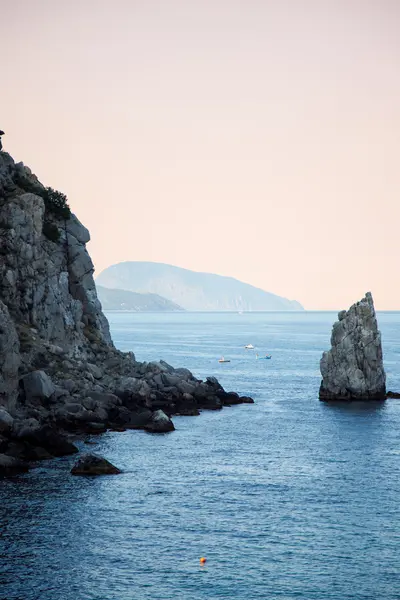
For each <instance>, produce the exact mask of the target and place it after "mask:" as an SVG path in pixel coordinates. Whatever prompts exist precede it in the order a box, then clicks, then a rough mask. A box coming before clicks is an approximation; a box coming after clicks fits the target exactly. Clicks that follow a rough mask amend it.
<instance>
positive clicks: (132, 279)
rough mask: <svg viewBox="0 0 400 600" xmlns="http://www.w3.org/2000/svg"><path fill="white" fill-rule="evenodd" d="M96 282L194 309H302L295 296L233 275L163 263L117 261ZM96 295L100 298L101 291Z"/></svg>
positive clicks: (253, 310) (186, 308)
mask: <svg viewBox="0 0 400 600" xmlns="http://www.w3.org/2000/svg"><path fill="white" fill-rule="evenodd" d="M96 284H97V285H100V286H102V287H104V288H107V289H108V290H110V289H111V290H112V289H113V290H125V291H126V292H133V293H136V294H156V295H157V296H158V297H161V298H163V299H164V300H166V301H168V302H172V303H173V304H174V305H175V306H179V307H180V308H181V309H184V310H187V311H194V312H199V311H200V312H203V311H218V312H220V311H229V312H256V311H257V312H260V311H261V312H262V311H303V310H304V307H303V306H302V305H301V304H300V303H299V302H297V301H296V300H289V299H287V298H283V297H282V296H278V295H276V294H272V293H271V292H267V291H265V290H262V289H260V288H257V287H255V286H252V285H250V284H248V283H244V282H242V281H239V280H238V279H234V278H233V277H225V276H222V275H215V274H213V273H201V272H196V271H191V270H189V269H183V268H181V267H175V266H173V265H168V264H164V263H154V262H141V261H130V262H122V263H117V264H115V265H111V266H110V267H108V268H107V269H105V270H104V271H102V272H101V273H100V274H99V275H98V277H97V278H96ZM99 295H100V299H101V292H100V293H99ZM106 310H107V309H106Z"/></svg>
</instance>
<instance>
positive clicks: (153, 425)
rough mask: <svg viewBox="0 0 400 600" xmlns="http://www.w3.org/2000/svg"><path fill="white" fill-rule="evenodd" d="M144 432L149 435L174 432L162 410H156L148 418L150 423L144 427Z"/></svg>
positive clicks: (171, 424) (171, 423)
mask: <svg viewBox="0 0 400 600" xmlns="http://www.w3.org/2000/svg"><path fill="white" fill-rule="evenodd" d="M144 429H145V430H146V431H149V432H151V433H166V432H167V431H174V429H175V427H174V424H173V422H172V421H171V419H170V418H169V417H168V416H167V415H166V414H165V412H163V411H162V410H156V411H155V412H154V413H153V414H152V415H151V418H150V421H149V422H148V423H147V424H146V425H145V426H144Z"/></svg>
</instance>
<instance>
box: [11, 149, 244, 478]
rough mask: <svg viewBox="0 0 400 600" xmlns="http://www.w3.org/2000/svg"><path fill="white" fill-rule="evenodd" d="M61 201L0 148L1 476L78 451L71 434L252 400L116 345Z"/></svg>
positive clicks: (82, 238) (81, 243) (151, 427)
mask: <svg viewBox="0 0 400 600" xmlns="http://www.w3.org/2000/svg"><path fill="white" fill-rule="evenodd" d="M65 200H66V199H65V197H64V196H63V195H62V194H60V193H59V192H55V191H54V190H52V189H51V188H45V187H44V186H43V184H41V183H40V182H39V181H38V179H37V178H36V177H35V176H34V175H33V174H32V172H31V171H30V169H28V168H27V167H25V166H24V165H23V163H15V162H14V160H13V159H12V157H11V156H10V155H9V154H8V153H6V152H4V151H0V475H11V474H14V473H16V472H24V471H26V470H28V468H29V465H30V464H31V463H32V462H35V461H38V460H43V459H47V458H51V457H53V456H62V455H65V454H72V453H75V452H77V448H76V446H75V445H74V444H72V442H71V441H70V440H69V439H68V434H71V433H73V434H97V433H102V432H104V431H106V430H107V429H112V430H116V431H121V430H126V429H144V430H146V431H148V432H151V433H165V432H168V431H173V429H174V425H173V422H172V420H171V417H172V416H173V415H193V416H195V415H198V414H199V413H200V411H201V410H220V409H221V408H222V407H224V406H231V405H233V404H239V403H243V402H248V403H251V402H253V400H252V399H251V398H248V397H239V396H238V395H237V394H235V393H234V392H229V393H228V392H226V391H225V390H224V389H223V388H222V386H221V385H220V384H219V382H218V381H217V380H216V379H215V378H213V377H209V378H207V379H206V380H205V381H202V380H199V379H196V378H195V377H194V376H193V375H192V373H191V372H190V371H188V370H187V369H183V368H180V369H179V368H178V369H175V368H174V367H172V366H171V365H168V364H167V363H166V362H164V361H159V362H150V363H141V362H138V361H136V359H135V356H134V354H133V353H123V352H120V351H119V350H117V349H116V348H115V347H114V345H113V343H112V340H111V336H110V332H109V325H108V322H107V319H106V317H105V316H104V314H103V312H102V308H101V304H100V302H99V300H98V298H97V292H96V286H95V283H94V280H93V272H94V267H93V263H92V261H91V259H90V256H89V254H88V252H87V250H86V243H87V242H88V241H89V240H90V235H89V232H88V230H87V229H86V228H85V227H84V226H83V225H82V224H81V223H80V221H79V220H78V219H77V217H76V216H75V215H73V214H72V213H71V212H70V210H69V208H68V205H67V204H66V202H65Z"/></svg>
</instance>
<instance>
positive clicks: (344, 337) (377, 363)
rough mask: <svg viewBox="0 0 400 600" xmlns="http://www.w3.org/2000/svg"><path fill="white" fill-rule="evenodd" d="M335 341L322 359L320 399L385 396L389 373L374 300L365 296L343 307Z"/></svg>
mask: <svg viewBox="0 0 400 600" xmlns="http://www.w3.org/2000/svg"><path fill="white" fill-rule="evenodd" d="M338 318H339V321H337V322H336V323H335V324H334V325H333V329H332V336H331V345H332V348H331V349H330V350H329V351H328V352H324V353H323V355H322V358H321V362H320V368H321V374H322V382H321V387H320V390H319V398H320V400H347V401H351V400H384V399H385V398H386V375H385V370H384V368H383V359H382V343H381V334H380V332H379V330H378V323H377V320H376V315H375V309H374V301H373V299H372V295H371V293H370V292H368V293H367V294H366V295H365V298H363V299H362V300H360V302H357V303H356V304H353V306H351V307H350V308H349V310H348V311H347V312H346V311H345V310H343V311H341V312H340V313H339V315H338Z"/></svg>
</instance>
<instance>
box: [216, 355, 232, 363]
mask: <svg viewBox="0 0 400 600" xmlns="http://www.w3.org/2000/svg"><path fill="white" fill-rule="evenodd" d="M218 362H219V363H226V362H231V361H230V360H229V359H227V358H224V357H223V356H221V358H220V359H219V361H218Z"/></svg>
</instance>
